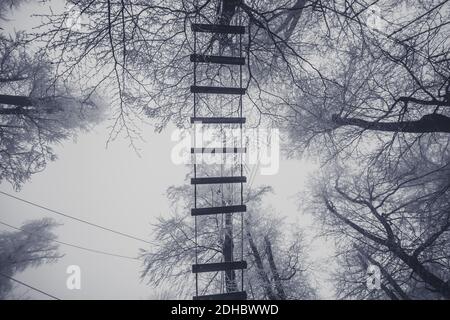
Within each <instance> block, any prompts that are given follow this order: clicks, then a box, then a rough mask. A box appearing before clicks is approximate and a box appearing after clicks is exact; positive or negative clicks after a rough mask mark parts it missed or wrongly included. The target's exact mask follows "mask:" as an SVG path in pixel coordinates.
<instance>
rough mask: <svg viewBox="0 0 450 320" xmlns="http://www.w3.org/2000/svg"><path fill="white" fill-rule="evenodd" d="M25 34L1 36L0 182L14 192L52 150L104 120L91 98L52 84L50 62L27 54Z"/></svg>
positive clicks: (40, 167) (49, 158) (98, 104)
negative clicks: (6, 184)
mask: <svg viewBox="0 0 450 320" xmlns="http://www.w3.org/2000/svg"><path fill="white" fill-rule="evenodd" d="M29 51H31V48H30V45H29V44H28V43H27V41H26V39H25V36H24V34H20V33H19V34H17V35H16V36H15V37H10V38H7V37H6V36H3V35H0V93H1V94H0V182H1V181H3V180H6V181H8V182H10V183H11V184H12V185H13V186H14V187H15V188H16V189H18V188H20V186H21V185H22V184H23V183H24V182H25V181H27V180H28V179H29V178H30V176H31V175H32V174H34V173H36V172H40V171H42V170H43V169H44V168H45V166H46V164H47V162H48V161H52V160H55V159H56V155H55V153H54V151H53V149H52V146H53V145H55V144H57V143H60V142H62V141H64V140H66V139H69V138H74V137H75V136H76V134H77V132H78V131H79V130H88V129H89V128H90V127H91V126H92V125H93V124H96V123H98V122H99V121H100V120H102V119H103V114H104V107H103V106H102V103H101V101H100V99H99V98H98V97H97V96H96V95H90V96H82V95H79V94H77V93H76V92H75V90H72V89H70V86H69V84H67V83H66V84H64V83H61V82H60V81H58V80H55V78H54V73H53V71H54V70H53V66H52V64H51V62H50V61H49V60H48V59H47V58H45V57H43V56H41V55H37V54H31V53H29Z"/></svg>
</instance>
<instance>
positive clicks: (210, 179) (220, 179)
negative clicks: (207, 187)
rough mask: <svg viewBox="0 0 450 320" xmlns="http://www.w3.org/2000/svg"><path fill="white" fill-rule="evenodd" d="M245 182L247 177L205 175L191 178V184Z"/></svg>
mask: <svg viewBox="0 0 450 320" xmlns="http://www.w3.org/2000/svg"><path fill="white" fill-rule="evenodd" d="M241 182H242V183H245V182H247V177H242V176H236V177H206V178H192V179H191V184H217V183H241Z"/></svg>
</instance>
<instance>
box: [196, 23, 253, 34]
mask: <svg viewBox="0 0 450 320" xmlns="http://www.w3.org/2000/svg"><path fill="white" fill-rule="evenodd" d="M191 29H192V31H194V32H211V33H225V34H226V33H228V34H245V27H243V26H230V25H226V24H203V23H193V24H192V25H191Z"/></svg>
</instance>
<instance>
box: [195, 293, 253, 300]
mask: <svg viewBox="0 0 450 320" xmlns="http://www.w3.org/2000/svg"><path fill="white" fill-rule="evenodd" d="M193 298H194V300H247V292H245V291H238V292H230V293H220V294H208V295H205V296H194V297H193Z"/></svg>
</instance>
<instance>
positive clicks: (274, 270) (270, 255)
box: [264, 236, 286, 300]
mask: <svg viewBox="0 0 450 320" xmlns="http://www.w3.org/2000/svg"><path fill="white" fill-rule="evenodd" d="M264 243H265V245H266V254H267V260H268V261H269V266H270V270H271V271H272V275H273V279H274V281H275V288H276V289H277V294H278V299H279V300H286V293H285V292H284V288H283V285H282V283H281V277H280V274H279V273H278V268H277V265H276V264H275V259H274V257H273V252H272V244H271V242H270V240H269V238H268V237H267V236H265V237H264Z"/></svg>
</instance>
